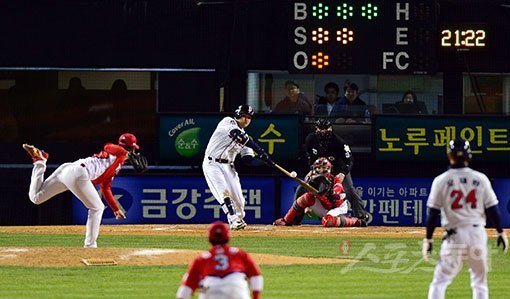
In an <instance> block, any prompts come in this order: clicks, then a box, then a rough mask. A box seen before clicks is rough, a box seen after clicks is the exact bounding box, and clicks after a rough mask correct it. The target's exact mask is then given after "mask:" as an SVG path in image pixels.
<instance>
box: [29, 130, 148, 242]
mask: <svg viewBox="0 0 510 299" xmlns="http://www.w3.org/2000/svg"><path fill="white" fill-rule="evenodd" d="M136 142H137V140H136V137H135V135H133V134H130V133H125V134H122V135H121V136H120V137H119V141H118V145H116V144H112V143H107V144H106V145H105V146H104V149H103V151H101V152H100V153H98V154H95V155H93V156H91V157H88V158H84V159H79V160H77V161H75V162H72V163H64V164H62V165H60V166H59V167H58V168H57V169H56V170H55V171H54V172H53V173H52V174H51V175H50V176H49V177H48V178H47V179H46V180H44V172H45V171H46V161H47V160H48V157H49V155H48V154H47V153H46V152H44V151H42V150H40V149H38V148H36V147H35V146H33V145H29V144H23V149H24V150H26V151H27V153H28V154H29V155H30V157H31V158H32V161H33V163H34V168H33V170H32V179H31V181H30V190H29V192H28V195H29V197H30V201H32V202H33V203H34V204H36V205H40V204H42V203H44V202H46V201H47V200H49V199H50V198H52V197H53V196H55V195H57V194H59V193H62V192H64V191H67V190H69V191H71V192H72V193H73V194H74V195H75V196H76V197H78V199H79V200H80V201H81V202H82V203H83V204H84V205H85V206H86V207H87V209H88V210H89V211H88V217H87V224H86V227H87V229H86V234H85V242H84V247H85V248H96V247H97V241H96V240H97V237H98V235H99V225H100V224H101V218H102V216H103V211H104V209H105V205H104V204H103V202H102V201H101V198H100V197H99V194H98V193H97V191H96V188H95V187H94V185H100V187H101V193H102V195H103V198H104V199H105V200H106V202H107V203H108V205H109V206H110V208H111V209H112V211H113V214H114V215H115V218H116V219H117V220H119V219H125V218H126V215H125V214H124V211H122V209H120V208H119V205H118V204H117V201H116V200H115V198H114V197H113V194H112V191H111V183H112V181H113V178H114V177H115V175H117V174H118V173H119V171H120V169H121V168H122V165H124V161H125V160H126V159H127V156H128V155H129V154H130V153H134V151H135V150H136V149H139V146H138V144H137V143H136Z"/></svg>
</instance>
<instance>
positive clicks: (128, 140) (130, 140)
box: [119, 133, 140, 149]
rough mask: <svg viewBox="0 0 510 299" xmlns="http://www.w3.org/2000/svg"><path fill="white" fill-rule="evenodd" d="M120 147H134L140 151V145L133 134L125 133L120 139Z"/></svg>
mask: <svg viewBox="0 0 510 299" xmlns="http://www.w3.org/2000/svg"><path fill="white" fill-rule="evenodd" d="M119 145H124V146H129V147H134V148H136V149H140V147H139V146H138V144H136V136H135V135H133V134H131V133H124V134H122V135H120V137H119Z"/></svg>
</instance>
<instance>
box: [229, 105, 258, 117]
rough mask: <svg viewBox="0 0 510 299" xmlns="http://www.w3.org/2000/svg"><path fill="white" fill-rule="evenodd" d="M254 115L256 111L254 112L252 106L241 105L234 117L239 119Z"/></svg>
mask: <svg viewBox="0 0 510 299" xmlns="http://www.w3.org/2000/svg"><path fill="white" fill-rule="evenodd" d="M254 113H255V111H253V107H252V106H250V105H246V104H243V105H239V107H237V109H236V111H235V112H234V117H235V118H236V119H239V118H241V117H242V116H243V115H249V116H253V114H254Z"/></svg>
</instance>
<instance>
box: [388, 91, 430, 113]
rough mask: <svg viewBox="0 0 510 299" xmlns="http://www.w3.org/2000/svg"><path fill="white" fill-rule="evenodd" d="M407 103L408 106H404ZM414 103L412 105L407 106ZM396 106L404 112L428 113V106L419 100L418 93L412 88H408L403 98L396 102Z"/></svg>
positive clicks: (399, 110)
mask: <svg viewBox="0 0 510 299" xmlns="http://www.w3.org/2000/svg"><path fill="white" fill-rule="evenodd" d="M402 105H406V106H402ZM407 105H412V106H407ZM395 106H396V108H397V110H398V112H399V113H403V114H428V113H429V112H428V111H427V106H426V105H425V103H424V102H422V101H418V98H417V97H416V93H415V92H414V91H412V90H408V91H406V92H405V93H404V95H403V96H402V100H400V101H398V102H396V103H395Z"/></svg>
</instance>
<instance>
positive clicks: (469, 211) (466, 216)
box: [427, 167, 498, 229]
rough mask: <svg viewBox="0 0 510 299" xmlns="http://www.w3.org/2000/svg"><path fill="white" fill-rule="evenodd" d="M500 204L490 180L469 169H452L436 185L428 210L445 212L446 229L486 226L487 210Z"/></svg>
mask: <svg viewBox="0 0 510 299" xmlns="http://www.w3.org/2000/svg"><path fill="white" fill-rule="evenodd" d="M497 204H498V199H497V197H496V194H495V193H494V190H493V189H492V186H491V183H490V181H489V179H488V178H487V176H486V175H485V174H483V173H481V172H478V171H476V170H473V169H471V168H469V167H463V168H450V169H448V170H447V171H445V172H444V173H442V174H441V175H439V176H437V177H436V178H435V179H434V181H433V182H432V188H431V189H430V194H429V198H428V200H427V207H429V208H434V209H438V210H441V226H443V227H444V228H446V229H452V228H457V227H460V226H466V225H471V224H475V225H480V226H485V224H486V220H485V217H486V216H485V209H487V208H490V207H492V206H494V205H497Z"/></svg>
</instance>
